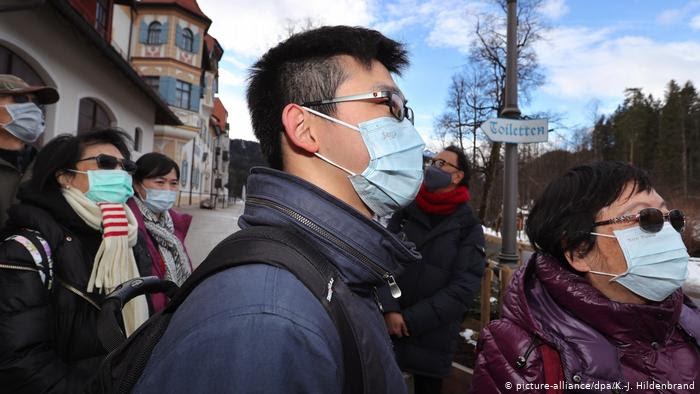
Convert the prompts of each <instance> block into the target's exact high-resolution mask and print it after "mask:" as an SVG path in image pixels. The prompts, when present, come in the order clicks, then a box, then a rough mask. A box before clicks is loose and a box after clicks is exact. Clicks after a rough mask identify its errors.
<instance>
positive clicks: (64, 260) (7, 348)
mask: <svg viewBox="0 0 700 394" xmlns="http://www.w3.org/2000/svg"><path fill="white" fill-rule="evenodd" d="M19 198H20V200H22V202H21V203H20V204H18V205H15V206H13V207H12V208H10V211H9V213H10V218H9V220H8V223H7V227H6V228H5V229H4V230H3V235H4V236H3V238H2V239H3V240H4V239H6V237H7V236H8V235H12V234H23V235H25V236H27V238H29V239H31V240H32V241H33V242H35V243H36V244H37V247H38V248H41V244H40V243H38V242H37V240H36V238H35V237H33V235H32V233H30V232H27V231H26V230H24V229H26V228H29V229H32V230H35V231H38V232H39V233H41V236H42V238H44V239H45V240H46V241H47V242H48V244H49V246H50V249H51V254H52V257H53V268H54V274H53V277H54V284H53V287H52V289H51V290H50V291H49V290H47V288H46V286H45V285H44V283H43V282H42V280H41V279H40V276H39V274H38V273H37V272H36V271H28V270H17V269H7V268H2V267H0V322H2V324H0V392H3V393H4V392H11V393H43V392H56V393H63V392H77V391H79V389H80V387H81V386H82V384H83V383H84V382H85V380H86V379H87V378H88V377H89V375H90V374H91V373H92V372H94V370H95V369H96V368H97V367H98V366H99V363H100V361H101V360H102V358H103V357H104V356H105V354H106V351H105V350H104V349H103V347H102V345H101V344H100V341H99V339H98V337H97V331H96V321H97V317H98V314H99V311H98V308H97V306H95V305H93V304H92V303H90V302H88V301H87V300H86V299H84V298H82V297H81V296H80V295H78V294H76V292H80V293H83V294H82V296H84V297H87V298H89V299H90V300H91V301H93V303H95V304H96V305H99V304H100V302H101V301H102V300H103V298H104V295H101V294H97V293H90V294H86V288H87V284H88V280H89V278H90V273H91V271H92V265H93V260H94V258H95V255H96V254H97V250H98V248H99V245H100V243H101V242H102V236H101V234H100V232H99V231H97V230H94V229H92V228H90V227H88V226H87V224H85V222H84V221H83V220H82V219H81V218H80V217H79V216H78V215H77V214H76V213H75V211H73V209H72V208H71V207H70V205H68V202H67V201H66V200H65V198H64V197H63V196H62V195H61V194H60V192H58V191H55V192H48V193H47V192H42V193H38V192H36V191H32V190H31V189H29V188H27V187H25V188H23V189H22V190H21V191H20V194H19ZM143 245H144V244H143V242H142V240H139V242H138V243H137V246H136V247H134V256H135V258H136V261H137V265H138V266H139V271H140V272H141V273H142V274H144V273H145V274H148V273H150V267H151V262H150V258H149V257H148V253H147V252H146V249H145V247H144V246H143ZM42 257H44V259H46V257H45V254H43V253H42ZM0 264H5V265H9V266H13V267H18V266H19V267H36V264H35V261H34V259H33V258H32V256H31V255H30V253H29V252H28V251H27V249H26V248H25V247H24V246H23V245H22V244H20V243H19V242H17V241H14V240H10V241H4V242H2V243H0Z"/></svg>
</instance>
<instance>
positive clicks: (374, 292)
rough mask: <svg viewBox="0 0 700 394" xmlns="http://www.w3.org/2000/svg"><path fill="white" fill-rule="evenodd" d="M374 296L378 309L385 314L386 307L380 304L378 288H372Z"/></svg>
mask: <svg viewBox="0 0 700 394" xmlns="http://www.w3.org/2000/svg"><path fill="white" fill-rule="evenodd" d="M372 294H373V295H374V302H376V303H377V307H378V308H379V311H380V312H382V313H384V305H382V303H381V302H379V295H378V294H377V288H376V287H372Z"/></svg>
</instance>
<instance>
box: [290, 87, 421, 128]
mask: <svg viewBox="0 0 700 394" xmlns="http://www.w3.org/2000/svg"><path fill="white" fill-rule="evenodd" d="M375 99H383V100H384V102H383V103H382V104H386V105H387V106H389V110H390V111H391V114H392V115H393V116H394V117H395V118H396V119H398V120H399V121H403V120H404V118H405V119H408V120H409V121H410V122H411V124H413V110H412V109H411V108H410V107H408V106H407V105H406V103H407V102H408V100H405V99H404V98H403V97H402V96H401V95H400V94H399V93H397V92H392V91H390V90H382V91H379V92H371V93H363V94H355V95H352V96H343V97H335V98H332V99H328V100H317V101H307V102H305V103H304V104H302V106H304V107H318V106H319V105H326V104H335V103H345V102H348V101H365V100H375Z"/></svg>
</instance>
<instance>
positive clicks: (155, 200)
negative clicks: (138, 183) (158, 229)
mask: <svg viewBox="0 0 700 394" xmlns="http://www.w3.org/2000/svg"><path fill="white" fill-rule="evenodd" d="M144 189H145V190H146V198H145V199H142V200H141V201H143V203H144V204H146V206H147V207H148V209H150V210H151V211H153V212H155V213H157V214H161V213H163V212H165V211H167V210H168V209H170V208H172V207H173V205H175V200H177V192H176V191H173V190H165V189H150V188H147V187H144Z"/></svg>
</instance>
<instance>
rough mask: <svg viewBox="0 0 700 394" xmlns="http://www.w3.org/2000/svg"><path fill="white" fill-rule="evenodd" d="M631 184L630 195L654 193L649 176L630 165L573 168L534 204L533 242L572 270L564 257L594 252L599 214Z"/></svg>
mask: <svg viewBox="0 0 700 394" xmlns="http://www.w3.org/2000/svg"><path fill="white" fill-rule="evenodd" d="M630 183H632V184H634V189H633V190H632V192H631V195H634V194H637V193H641V192H650V191H651V190H652V185H651V181H650V180H649V176H648V175H647V173H646V172H645V171H644V170H642V169H640V168H637V167H635V166H633V165H631V164H627V163H623V162H619V161H599V162H595V163H591V164H587V165H582V166H578V167H574V168H572V169H570V170H569V171H567V172H566V173H565V174H564V175H563V176H561V177H559V178H557V179H555V180H553V181H552V182H551V183H550V184H549V185H547V187H546V188H545V190H544V192H543V193H542V195H541V196H540V197H539V198H538V199H537V200H536V201H535V204H534V205H533V207H532V210H531V211H530V215H529V217H528V219H527V224H526V227H525V231H526V233H527V236H528V238H530V243H531V244H532V246H533V247H534V248H535V249H536V250H537V251H539V252H542V253H545V254H549V255H551V256H554V257H556V258H557V259H559V261H560V262H561V263H562V264H564V266H565V267H567V268H570V267H569V264H568V263H567V260H566V256H565V254H567V253H570V252H574V253H577V254H578V255H579V256H585V255H586V254H588V253H589V252H590V251H591V250H592V249H593V246H594V245H595V236H593V235H591V234H590V233H591V231H593V228H594V223H595V219H596V215H598V212H600V210H601V209H603V208H605V207H607V206H609V205H610V204H612V203H613V202H614V201H615V200H617V199H618V198H620V197H621V194H622V191H623V189H624V188H625V186H627V185H628V184H630ZM631 195H630V196H631Z"/></svg>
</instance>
